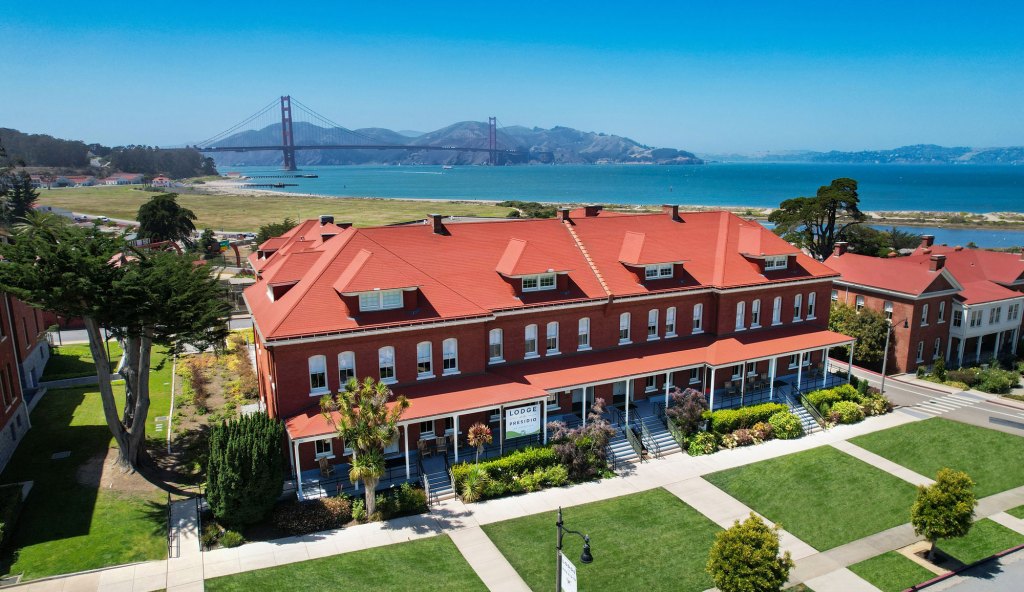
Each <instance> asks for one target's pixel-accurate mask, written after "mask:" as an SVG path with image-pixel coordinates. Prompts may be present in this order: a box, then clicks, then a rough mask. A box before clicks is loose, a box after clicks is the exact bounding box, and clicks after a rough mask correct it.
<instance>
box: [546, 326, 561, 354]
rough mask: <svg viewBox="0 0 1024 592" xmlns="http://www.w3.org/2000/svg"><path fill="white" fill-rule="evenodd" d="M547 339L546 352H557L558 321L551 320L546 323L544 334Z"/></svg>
mask: <svg viewBox="0 0 1024 592" xmlns="http://www.w3.org/2000/svg"><path fill="white" fill-rule="evenodd" d="M545 336H546V337H547V340H546V341H545V345H546V346H547V348H546V353H548V354H557V353H558V322H557V321H551V322H550V323H548V327H547V333H546V334H545Z"/></svg>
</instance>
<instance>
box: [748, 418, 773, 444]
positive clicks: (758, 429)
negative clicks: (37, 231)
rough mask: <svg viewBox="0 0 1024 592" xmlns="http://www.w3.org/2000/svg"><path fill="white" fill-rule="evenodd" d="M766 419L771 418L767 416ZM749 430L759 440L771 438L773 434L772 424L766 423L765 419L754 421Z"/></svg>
mask: <svg viewBox="0 0 1024 592" xmlns="http://www.w3.org/2000/svg"><path fill="white" fill-rule="evenodd" d="M772 417H774V414H773V415H772ZM768 419H771V417H769V418H768ZM750 431H751V432H753V434H754V438H756V439H757V440H759V441H760V442H764V441H765V440H771V439H772V437H773V436H774V435H775V430H774V429H773V428H772V424H770V423H768V422H767V421H759V422H757V423H755V424H754V426H753V427H752V428H750Z"/></svg>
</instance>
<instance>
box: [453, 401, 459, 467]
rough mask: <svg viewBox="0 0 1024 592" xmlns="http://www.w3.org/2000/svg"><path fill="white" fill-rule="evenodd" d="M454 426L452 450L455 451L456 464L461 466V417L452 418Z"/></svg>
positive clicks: (456, 415) (454, 416)
mask: <svg viewBox="0 0 1024 592" xmlns="http://www.w3.org/2000/svg"><path fill="white" fill-rule="evenodd" d="M452 425H454V427H455V430H454V431H453V433H452V448H454V449H455V464H459V415H458V414H457V413H456V414H455V415H453V416H452Z"/></svg>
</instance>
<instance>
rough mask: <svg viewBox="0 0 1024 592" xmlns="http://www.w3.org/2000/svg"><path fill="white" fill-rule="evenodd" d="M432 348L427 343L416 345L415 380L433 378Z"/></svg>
mask: <svg viewBox="0 0 1024 592" xmlns="http://www.w3.org/2000/svg"><path fill="white" fill-rule="evenodd" d="M433 357H434V347H433V346H432V345H431V344H430V342H429V341H421V342H419V343H417V344H416V378H432V377H433V376H434V361H433Z"/></svg>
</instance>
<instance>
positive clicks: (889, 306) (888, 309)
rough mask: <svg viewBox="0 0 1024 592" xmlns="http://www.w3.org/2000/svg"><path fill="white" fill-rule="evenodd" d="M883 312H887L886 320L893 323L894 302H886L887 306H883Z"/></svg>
mask: <svg viewBox="0 0 1024 592" xmlns="http://www.w3.org/2000/svg"><path fill="white" fill-rule="evenodd" d="M882 310H884V311H885V318H886V320H888V321H891V320H892V302H891V301H889V300H886V301H885V304H883V305H882Z"/></svg>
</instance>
